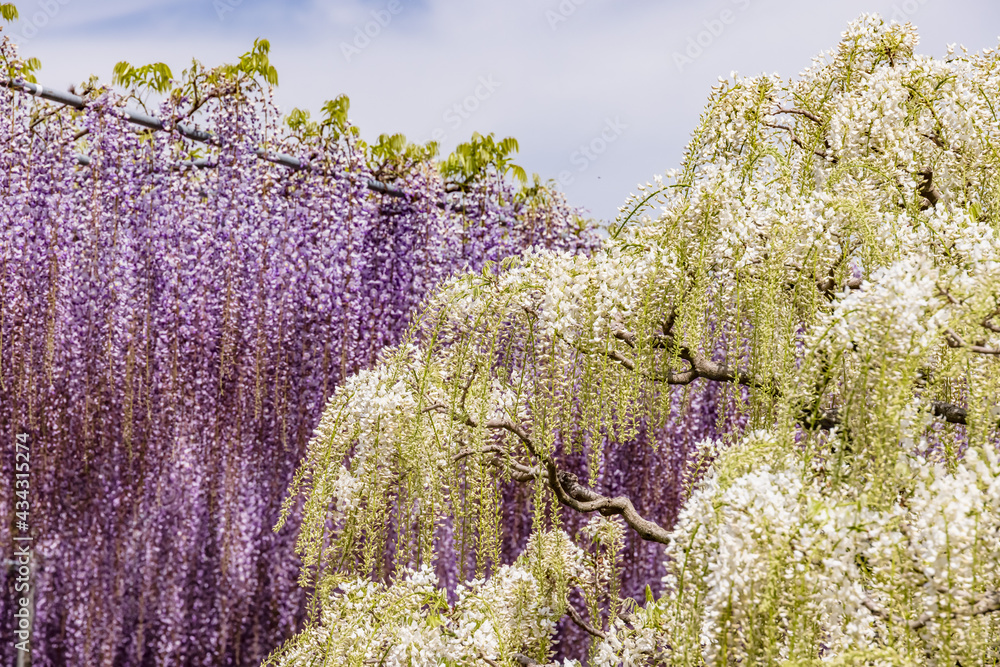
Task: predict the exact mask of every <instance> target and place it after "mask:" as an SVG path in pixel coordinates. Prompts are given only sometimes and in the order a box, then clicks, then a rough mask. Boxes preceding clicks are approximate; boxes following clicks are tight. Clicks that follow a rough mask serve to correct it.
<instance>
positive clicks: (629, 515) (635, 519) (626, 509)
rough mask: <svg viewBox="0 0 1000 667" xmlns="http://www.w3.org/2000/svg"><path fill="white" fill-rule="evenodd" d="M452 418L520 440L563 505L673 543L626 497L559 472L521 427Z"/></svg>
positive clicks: (534, 473)
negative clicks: (603, 491)
mask: <svg viewBox="0 0 1000 667" xmlns="http://www.w3.org/2000/svg"><path fill="white" fill-rule="evenodd" d="M451 417H452V419H454V420H455V421H458V422H460V423H463V424H465V425H466V426H469V427H471V428H480V426H481V427H482V428H488V429H491V430H503V431H507V432H508V433H513V434H514V435H515V436H517V438H518V439H519V440H520V441H521V442H522V443H523V444H524V446H525V448H526V449H527V450H528V452H529V453H530V454H531V455H532V456H534V457H535V458H537V459H539V460H540V461H541V462H542V464H543V465H544V466H545V475H546V477H547V481H548V485H549V487H550V488H551V489H552V491H553V492H554V493H555V494H556V498H557V499H558V500H559V502H560V503H561V504H563V505H566V506H567V507H569V508H570V509H573V510H576V511H577V512H582V513H584V514H589V513H591V512H600V513H601V515H602V516H615V515H618V516H621V517H622V518H623V519H624V520H625V523H627V524H628V525H629V527H630V528H632V529H633V530H634V531H636V532H637V533H638V534H639V536H640V537H641V538H642V539H644V540H647V541H650V542H659V543H660V544H667V543H668V542H669V535H670V534H669V533H668V532H667V530H666V529H665V528H663V527H662V526H660V525H659V524H657V523H655V522H653V521H650V520H648V519H645V518H643V517H642V515H640V514H639V512H638V511H637V510H636V509H635V505H633V504H632V501H631V500H630V499H629V498H627V497H626V496H617V497H615V498H609V497H607V496H604V495H601V494H600V493H597V492H596V491H594V490H593V489H591V488H589V487H586V486H584V485H583V484H580V482H579V480H578V479H577V477H576V475H574V474H573V473H570V472H566V471H565V470H559V468H558V466H557V465H556V463H555V461H553V460H552V457H550V456H548V455H547V454H543V453H542V452H541V451H539V449H538V448H537V447H536V446H535V443H534V441H533V440H532V439H531V436H530V435H529V434H528V432H527V430H525V428H524V427H523V426H521V425H520V424H517V423H515V422H513V421H511V420H510V419H508V418H494V419H489V420H487V421H486V422H484V423H482V424H480V423H479V422H478V421H477V420H476V419H475V418H474V417H472V416H470V415H468V414H466V413H465V412H464V406H463V410H462V411H461V412H458V411H456V412H453V413H452V415H451ZM472 453H475V452H472ZM460 454H462V455H463V456H467V455H468V454H466V453H465V452H460ZM517 466H518V467H515V468H514V470H515V471H516V472H518V473H519V474H520V475H522V476H523V477H526V478H527V477H528V476H529V475H530V479H534V478H536V477H538V476H540V475H541V474H542V471H540V470H537V469H534V468H529V467H527V466H524V465H522V464H517Z"/></svg>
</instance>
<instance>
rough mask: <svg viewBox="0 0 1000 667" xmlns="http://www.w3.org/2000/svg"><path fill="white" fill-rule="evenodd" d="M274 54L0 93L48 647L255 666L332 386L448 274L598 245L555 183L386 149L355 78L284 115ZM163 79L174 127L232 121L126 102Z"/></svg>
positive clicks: (9, 395)
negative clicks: (530, 253)
mask: <svg viewBox="0 0 1000 667" xmlns="http://www.w3.org/2000/svg"><path fill="white" fill-rule="evenodd" d="M266 55H267V49H266V43H263V42H258V43H257V44H255V46H254V49H253V50H252V51H250V52H249V53H247V54H246V55H245V56H244V57H243V58H241V59H240V62H239V63H238V64H237V65H234V66H223V67H220V68H216V69H205V68H202V67H201V66H199V65H198V64H197V63H196V64H195V65H194V66H193V67H192V69H191V70H189V71H188V72H186V73H185V80H184V82H183V83H182V84H178V85H177V86H176V87H175V88H173V89H172V90H171V88H170V86H171V85H173V84H172V83H171V79H170V76H169V72H164V69H163V67H162V66H147V67H144V68H135V67H131V66H128V65H126V64H123V65H121V66H119V67H118V68H116V78H117V79H118V80H119V81H120V82H122V83H124V84H126V85H128V86H129V87H130V89H131V91H132V92H131V95H129V96H128V97H124V98H123V97H121V96H119V95H116V94H115V93H113V92H111V91H110V90H108V89H106V88H99V87H95V86H94V85H93V84H88V85H87V86H85V87H84V89H83V90H80V91H79V92H80V93H81V95H82V97H83V98H84V99H85V100H86V106H85V108H83V109H82V110H74V109H72V108H68V107H64V106H60V105H57V104H49V103H45V102H42V101H40V100H37V99H32V98H31V97H30V96H27V95H24V94H22V93H20V92H15V91H13V90H6V89H0V118H2V119H3V122H0V146H2V147H3V148H2V149H0V433H3V434H4V436H3V437H4V438H5V439H6V438H13V436H14V434H15V433H16V432H17V431H18V430H19V429H26V430H28V431H30V432H31V433H32V434H33V436H34V443H35V444H34V449H33V451H32V452H31V457H32V467H31V489H32V490H31V497H32V499H33V502H32V508H31V528H32V534H33V535H34V536H35V542H34V554H35V558H36V564H37V566H38V569H37V572H36V573H35V574H34V578H33V582H32V583H33V586H34V590H35V599H34V604H35V610H36V616H35V618H34V622H33V634H32V647H33V655H34V661H33V664H35V665H39V666H43V665H60V664H79V665H83V664H88V665H103V664H107V665H111V664H136V665H138V664H147V663H148V664H190V665H195V664H204V665H221V664H256V663H259V661H260V660H261V659H262V658H263V657H265V656H266V655H267V654H268V653H269V652H270V651H271V650H272V649H273V647H274V646H275V645H276V644H277V643H279V642H280V641H282V640H283V639H284V638H285V637H288V636H289V635H290V634H291V633H292V632H293V631H294V630H295V629H296V628H297V627H298V626H299V624H300V623H301V619H302V618H303V614H304V603H305V598H304V595H303V593H302V592H301V591H300V590H299V589H298V586H297V579H298V570H299V565H298V563H297V560H296V557H295V555H294V552H293V546H294V539H295V535H294V531H292V530H287V529H286V530H285V531H284V532H282V533H278V534H275V533H274V532H273V531H272V527H273V526H274V524H275V522H276V521H277V519H278V512H279V508H280V502H281V499H282V497H283V494H284V493H285V491H286V489H287V487H288V484H289V482H290V481H291V479H292V475H293V472H294V470H295V466H296V465H297V463H298V461H299V460H300V458H301V456H302V454H303V453H304V448H305V445H306V443H307V441H308V439H309V436H310V434H311V432H312V430H313V427H314V426H315V423H316V422H317V420H318V419H319V417H320V414H321V411H322V408H323V406H324V402H325V400H326V399H327V398H328V397H329V396H330V395H331V394H332V393H333V391H334V388H335V387H337V386H338V384H340V383H341V382H342V381H344V380H345V379H346V378H349V377H350V376H351V374H352V373H354V372H355V371H357V370H359V369H361V368H364V367H366V366H368V365H369V364H370V363H371V362H372V361H373V360H374V359H375V358H376V354H377V352H378V350H379V349H381V348H382V347H384V346H385V345H388V344H391V343H395V342H397V341H398V340H399V339H400V337H401V336H402V334H403V333H404V332H405V331H406V329H407V327H408V326H409V325H410V317H411V313H412V312H413V311H414V309H415V308H416V307H417V306H418V305H419V304H420V303H421V301H422V300H423V299H424V298H425V295H426V294H427V292H428V290H431V289H432V288H434V287H435V286H436V285H437V284H439V283H440V282H441V281H442V280H444V279H446V278H447V277H448V276H450V275H451V274H453V273H454V272H456V271H465V270H479V269H481V268H482V267H483V266H484V265H485V264H486V263H487V262H490V261H497V260H499V259H501V258H503V257H505V256H507V255H510V254H512V253H515V252H517V251H519V250H520V249H522V248H524V247H528V246H535V245H537V246H538V247H544V248H551V249H553V250H575V251H576V250H587V249H589V248H591V247H593V246H594V245H595V239H596V236H595V235H594V233H593V231H592V230H591V229H590V227H589V224H588V223H586V222H585V221H583V219H582V218H581V217H580V215H579V213H578V212H577V211H575V210H573V209H570V208H569V207H568V206H567V205H566V203H565V201H564V200H563V198H562V196H561V195H559V194H558V193H556V192H553V191H551V190H549V189H548V188H546V187H545V186H544V185H539V184H538V183H537V182H536V184H535V185H534V186H533V187H530V188H520V189H519V188H517V187H515V186H513V185H511V184H510V183H509V182H508V181H507V180H506V179H505V178H504V173H503V170H502V169H500V168H499V167H498V165H497V164H491V163H490V162H489V159H486V158H484V159H483V160H480V162H478V163H468V162H467V163H459V164H458V165H457V166H455V165H452V171H456V170H457V173H459V175H460V176H461V178H458V177H454V178H453V177H452V176H451V175H449V174H450V172H449V173H445V174H444V175H442V172H441V170H439V169H438V165H437V164H435V163H434V161H433V160H432V159H431V153H432V151H430V150H427V151H422V150H420V149H418V148H416V147H410V146H406V145H405V144H404V145H403V146H399V145H397V144H398V142H396V143H393V141H385V140H383V141H380V143H379V144H377V145H374V146H368V145H366V144H365V143H364V142H363V141H361V140H360V139H358V137H357V132H356V131H355V130H354V129H353V128H352V127H351V126H350V124H349V123H347V121H346V100H345V99H344V98H339V99H338V100H336V101H335V102H333V103H330V104H329V105H328V106H327V122H326V123H325V125H323V126H322V127H320V126H319V125H317V124H315V123H312V124H311V122H310V121H308V119H307V118H306V116H305V114H303V113H302V112H296V113H293V114H292V115H291V116H289V118H288V121H289V122H288V123H287V124H283V119H282V117H281V116H280V114H279V113H278V112H277V110H276V109H275V107H274V105H273V104H272V102H271V98H270V83H273V80H274V79H275V78H276V74H275V73H274V72H273V68H272V67H271V66H270V65H269V64H268V63H267V58H266ZM0 62H2V64H3V71H2V72H0V77H3V78H4V81H5V82H6V84H7V85H8V86H9V87H15V88H16V87H17V84H18V83H19V81H20V80H21V79H22V78H24V77H29V76H30V73H31V69H33V68H35V67H37V63H31V62H28V61H24V60H19V59H18V57H17V54H16V52H15V50H14V47H13V46H12V44H11V43H10V42H9V41H8V40H7V39H6V38H4V39H3V41H2V42H0ZM156 91H159V92H161V93H163V94H164V96H165V99H164V101H163V102H162V103H161V104H159V106H158V107H157V108H156V110H155V114H156V116H157V117H159V118H162V119H164V122H165V124H166V125H167V129H168V130H170V129H171V128H173V129H176V128H177V127H178V126H179V125H181V124H184V125H187V126H192V127H193V126H197V127H198V128H199V129H201V130H205V131H209V132H211V134H212V137H213V138H212V139H210V140H209V141H208V142H207V143H206V144H199V143H195V142H192V141H190V140H188V139H185V138H183V137H182V136H180V135H179V133H178V132H176V131H166V132H151V131H143V130H138V129H137V128H136V127H135V126H134V125H131V124H129V123H128V122H126V118H125V117H124V115H125V109H126V107H127V106H134V105H136V104H138V103H141V102H143V101H144V100H145V99H146V96H147V95H148V94H150V93H153V92H156ZM195 112H196V113H195ZM471 145H477V146H482V145H486V146H487V148H490V147H492V149H493V151H494V152H493V155H498V154H500V153H502V152H503V151H508V152H509V151H510V149H511V145H510V143H509V142H508V143H506V144H504V145H503V146H502V149H503V151H501V149H500V148H497V147H495V146H494V145H493V144H492V138H491V137H487V138H483V137H478V136H477V137H474V138H473V142H472V144H471ZM514 146H515V147H516V144H515V145H514ZM259 149H263V150H265V151H266V152H267V153H268V154H270V155H273V154H277V153H285V154H288V155H293V156H295V157H296V158H298V159H299V160H300V162H301V163H302V165H303V167H302V168H300V169H297V170H290V169H286V168H285V167H282V166H278V165H275V164H273V163H272V162H271V161H269V160H267V159H260V156H259ZM498 151H499V152H498ZM481 152H482V151H481ZM487 153H488V151H487ZM78 156H83V158H79V157H78ZM488 157H489V155H487V158H488ZM501 166H506V165H501ZM463 169H464V171H463ZM376 180H378V181H381V182H383V183H387V184H388V185H389V186H391V188H393V189H395V190H397V191H399V192H402V193H405V196H403V197H399V196H389V195H388V194H384V192H383V191H380V190H375V191H373V190H372V188H371V187H369V182H370V181H376ZM382 190H384V188H382ZM349 386H353V385H349ZM390 408H391V406H390V404H389V403H381V404H378V408H377V409H379V410H383V409H384V410H388V409H390ZM358 418H359V420H362V421H363V415H360V414H359V415H358ZM5 441H6V440H5ZM375 464H376V461H375V460H374V459H373V460H372V462H371V464H370V465H373V466H374V465H375ZM13 465H14V459H13V457H12V456H4V457H3V460H2V462H0V473H2V474H0V498H2V500H0V516H2V517H3V518H4V521H3V522H2V523H0V542H2V543H3V544H10V543H11V537H12V526H13V523H14V506H13V502H12V499H14V498H15V496H14V491H13V487H12V479H13V474H12V472H13ZM352 484H354V482H352V480H351V479H350V478H349V477H344V478H343V479H342V480H340V482H339V485H338V486H337V489H338V494H339V495H342V496H343V497H345V498H347V497H349V496H350V495H351V493H350V491H349V490H350V489H352V488H353V486H352ZM353 509H354V506H353V505H352V504H351V503H350V502H348V501H346V500H345V502H344V503H343V504H342V505H341V506H340V511H342V512H345V513H350V512H352V511H353ZM0 577H2V586H4V587H5V588H4V590H7V588H8V587H11V586H12V585H13V584H12V579H11V575H10V572H8V571H7V570H6V568H5V569H4V571H3V573H2V575H0ZM13 599H14V596H12V595H4V596H0V618H3V619H6V620H4V621H3V623H4V625H3V627H4V628H7V629H5V630H4V632H5V633H6V634H5V636H7V637H10V636H12V633H11V631H10V630H9V628H8V625H7V624H8V623H10V619H11V618H12V611H13V609H12V607H11V606H10V605H11V601H12V600H13ZM3 646H4V647H3V649H0V655H3V656H10V655H11V653H10V652H11V651H12V650H13V649H12V647H11V646H10V643H9V642H5V643H4V645H3ZM4 660H6V661H7V662H10V659H8V658H7V657H4Z"/></svg>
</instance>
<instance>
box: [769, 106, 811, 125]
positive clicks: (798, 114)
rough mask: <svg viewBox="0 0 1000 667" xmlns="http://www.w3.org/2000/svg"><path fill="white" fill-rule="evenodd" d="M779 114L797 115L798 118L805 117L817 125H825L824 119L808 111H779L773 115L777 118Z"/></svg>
mask: <svg viewBox="0 0 1000 667" xmlns="http://www.w3.org/2000/svg"><path fill="white" fill-rule="evenodd" d="M779 113H790V114H795V115H797V116H803V117H804V118H808V119H809V120H811V121H812V122H814V123H816V124H817V125H822V124H823V119H822V118H820V117H819V116H817V115H816V114H814V113H813V112H812V111H808V110H806V109H778V110H777V111H775V112H774V114H773V115H775V116H777V115H778V114H779Z"/></svg>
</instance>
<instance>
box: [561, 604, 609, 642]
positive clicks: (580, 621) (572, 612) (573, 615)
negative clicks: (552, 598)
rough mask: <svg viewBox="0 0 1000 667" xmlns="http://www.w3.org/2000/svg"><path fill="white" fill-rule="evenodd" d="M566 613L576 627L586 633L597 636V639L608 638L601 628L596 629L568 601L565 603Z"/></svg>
mask: <svg viewBox="0 0 1000 667" xmlns="http://www.w3.org/2000/svg"><path fill="white" fill-rule="evenodd" d="M566 613H567V614H569V618H570V620H571V621H573V623H575V624H576V626H577V627H578V628H580V629H581V630H583V631H584V632H586V633H587V634H588V635H591V636H593V637H597V638H598V639H607V638H608V635H607V633H606V632H604V631H603V630H598V629H597V628H595V627H594V626H592V625H591V624H590V623H588V622H587V621H586V620H584V618H583V617H582V616H580V613H579V612H578V611H577V610H576V609H574V608H573V605H571V604H569V603H567V604H566Z"/></svg>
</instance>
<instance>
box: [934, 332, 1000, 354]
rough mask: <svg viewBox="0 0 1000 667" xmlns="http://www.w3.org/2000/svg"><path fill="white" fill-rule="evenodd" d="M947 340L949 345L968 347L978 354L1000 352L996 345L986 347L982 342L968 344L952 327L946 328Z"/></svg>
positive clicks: (945, 335) (945, 336)
mask: <svg viewBox="0 0 1000 667" xmlns="http://www.w3.org/2000/svg"><path fill="white" fill-rule="evenodd" d="M944 338H945V341H946V342H947V343H948V347H952V348H959V347H967V348H969V351H970V352H975V353H976V354H1000V349H997V348H994V347H986V346H984V345H982V344H981V343H976V344H974V345H967V344H966V342H965V341H964V340H962V337H961V336H959V335H958V334H957V333H955V332H954V331H953V330H952V329H945V332H944Z"/></svg>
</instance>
